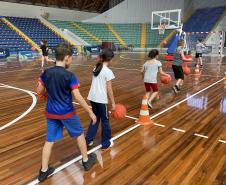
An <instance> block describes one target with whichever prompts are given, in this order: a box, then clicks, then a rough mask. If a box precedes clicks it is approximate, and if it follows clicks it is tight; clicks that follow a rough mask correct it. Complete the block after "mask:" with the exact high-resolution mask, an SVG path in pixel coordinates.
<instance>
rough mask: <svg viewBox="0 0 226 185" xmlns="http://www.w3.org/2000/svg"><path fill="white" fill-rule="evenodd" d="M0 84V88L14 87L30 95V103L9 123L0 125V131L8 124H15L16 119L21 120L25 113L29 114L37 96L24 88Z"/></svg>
mask: <svg viewBox="0 0 226 185" xmlns="http://www.w3.org/2000/svg"><path fill="white" fill-rule="evenodd" d="M1 85H3V86H0V88H8V89H15V90H18V91H22V92H25V93H27V94H29V95H30V96H31V97H32V104H31V106H30V107H29V108H28V109H27V110H26V111H25V112H24V113H23V114H21V115H20V116H19V117H17V118H16V119H14V120H12V121H10V122H9V123H7V124H5V125H4V126H2V127H0V131H1V130H3V129H6V128H7V127H9V126H11V125H13V124H15V123H16V122H17V121H19V120H21V119H22V118H23V117H25V116H26V115H27V114H29V113H30V112H31V111H32V110H33V109H34V107H35V105H36V104H37V98H36V96H35V95H34V94H33V93H32V92H31V91H28V90H25V89H20V88H17V87H13V86H9V85H5V84H1Z"/></svg>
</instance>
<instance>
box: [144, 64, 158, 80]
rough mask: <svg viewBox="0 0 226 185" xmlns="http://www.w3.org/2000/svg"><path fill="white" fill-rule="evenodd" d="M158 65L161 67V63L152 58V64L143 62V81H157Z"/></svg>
mask: <svg viewBox="0 0 226 185" xmlns="http://www.w3.org/2000/svg"><path fill="white" fill-rule="evenodd" d="M159 67H162V63H161V62H160V61H158V60H154V62H153V63H152V64H150V63H148V62H145V64H144V82H145V83H157V74H158V71H159Z"/></svg>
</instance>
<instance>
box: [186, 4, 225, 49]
mask: <svg viewBox="0 0 226 185" xmlns="http://www.w3.org/2000/svg"><path fill="white" fill-rule="evenodd" d="M225 10H226V7H217V8H204V9H199V10H196V12H195V13H194V14H193V15H192V16H191V17H190V19H189V20H188V21H187V22H186V23H185V25H184V28H183V29H184V31H185V32H210V31H211V30H212V28H213V27H214V25H215V24H216V22H217V21H218V20H219V18H220V17H221V15H222V14H223V12H224V11H225ZM207 35H208V34H206V33H202V34H194V35H189V47H190V48H194V47H195V44H196V41H197V40H198V39H202V40H205V38H206V37H207Z"/></svg>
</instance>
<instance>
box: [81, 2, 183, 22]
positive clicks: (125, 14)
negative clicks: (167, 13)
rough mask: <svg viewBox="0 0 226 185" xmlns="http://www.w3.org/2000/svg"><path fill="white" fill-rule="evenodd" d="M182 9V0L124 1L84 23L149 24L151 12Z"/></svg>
mask: <svg viewBox="0 0 226 185" xmlns="http://www.w3.org/2000/svg"><path fill="white" fill-rule="evenodd" d="M169 9H182V11H183V9H184V0H139V1H138V0H125V1H123V2H122V3H120V4H118V5H117V6H115V7H114V8H112V9H110V10H108V11H106V12H105V13H103V14H101V15H98V16H96V17H94V18H92V19H88V20H86V21H84V22H97V23H142V22H151V13H152V11H157V10H169Z"/></svg>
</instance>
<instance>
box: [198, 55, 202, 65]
mask: <svg viewBox="0 0 226 185" xmlns="http://www.w3.org/2000/svg"><path fill="white" fill-rule="evenodd" d="M199 62H200V65H201V66H202V57H199Z"/></svg>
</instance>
